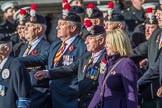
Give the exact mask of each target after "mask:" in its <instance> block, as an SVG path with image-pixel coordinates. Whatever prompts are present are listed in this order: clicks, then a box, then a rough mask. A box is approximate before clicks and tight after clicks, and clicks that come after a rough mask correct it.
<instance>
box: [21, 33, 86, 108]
mask: <svg viewBox="0 0 162 108" xmlns="http://www.w3.org/2000/svg"><path fill="white" fill-rule="evenodd" d="M61 44H62V41H61V40H59V39H58V40H57V41H55V42H53V44H52V45H51V46H50V48H49V49H48V51H46V52H44V53H41V54H38V55H36V56H34V57H33V56H29V57H27V58H22V59H21V60H22V61H23V62H24V63H25V65H26V66H38V65H46V64H48V69H52V68H55V67H58V66H62V65H63V57H61V60H60V61H59V63H58V65H57V66H55V67H54V65H53V64H54V63H53V59H54V57H55V55H56V53H57V51H58V50H59V48H60V46H61ZM70 46H74V49H73V51H70V50H69V48H68V49H67V50H66V51H65V53H64V54H63V55H72V56H73V61H77V60H78V59H79V58H80V57H81V56H82V55H83V54H84V53H85V52H86V46H85V44H84V40H83V39H81V37H79V36H77V37H76V39H75V40H74V41H73V42H72V43H71V45H70ZM51 93H52V103H53V108H77V105H78V102H77V96H78V79H77V75H73V76H69V77H66V78H62V79H56V80H53V81H52V83H51Z"/></svg>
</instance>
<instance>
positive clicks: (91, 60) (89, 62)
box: [87, 57, 94, 67]
mask: <svg viewBox="0 0 162 108" xmlns="http://www.w3.org/2000/svg"><path fill="white" fill-rule="evenodd" d="M93 60H94V58H93V57H91V58H90V59H89V61H88V65H87V66H88V67H90V66H91V65H92V64H93Z"/></svg>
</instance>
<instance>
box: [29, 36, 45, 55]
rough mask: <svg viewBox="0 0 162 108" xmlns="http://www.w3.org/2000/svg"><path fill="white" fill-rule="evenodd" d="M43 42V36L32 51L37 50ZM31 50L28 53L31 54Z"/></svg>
mask: <svg viewBox="0 0 162 108" xmlns="http://www.w3.org/2000/svg"><path fill="white" fill-rule="evenodd" d="M43 42H44V38H42V39H41V41H40V42H39V43H38V44H37V45H36V47H35V48H34V49H33V50H32V51H34V50H37V51H39V49H41V45H42V44H43ZM32 51H31V52H30V54H28V55H31V54H32Z"/></svg>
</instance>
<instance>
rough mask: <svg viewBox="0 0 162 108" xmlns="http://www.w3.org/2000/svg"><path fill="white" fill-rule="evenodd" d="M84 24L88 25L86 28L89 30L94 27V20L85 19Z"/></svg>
mask: <svg viewBox="0 0 162 108" xmlns="http://www.w3.org/2000/svg"><path fill="white" fill-rule="evenodd" d="M84 26H85V27H86V29H87V30H88V31H90V30H91V29H92V27H93V26H92V22H91V20H88V19H87V20H85V21H84Z"/></svg>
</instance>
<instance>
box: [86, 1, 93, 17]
mask: <svg viewBox="0 0 162 108" xmlns="http://www.w3.org/2000/svg"><path fill="white" fill-rule="evenodd" d="M94 8H95V5H94V4H93V3H89V4H88V5H87V10H86V12H87V15H88V17H89V18H90V17H91V16H92V13H93V9H94Z"/></svg>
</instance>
